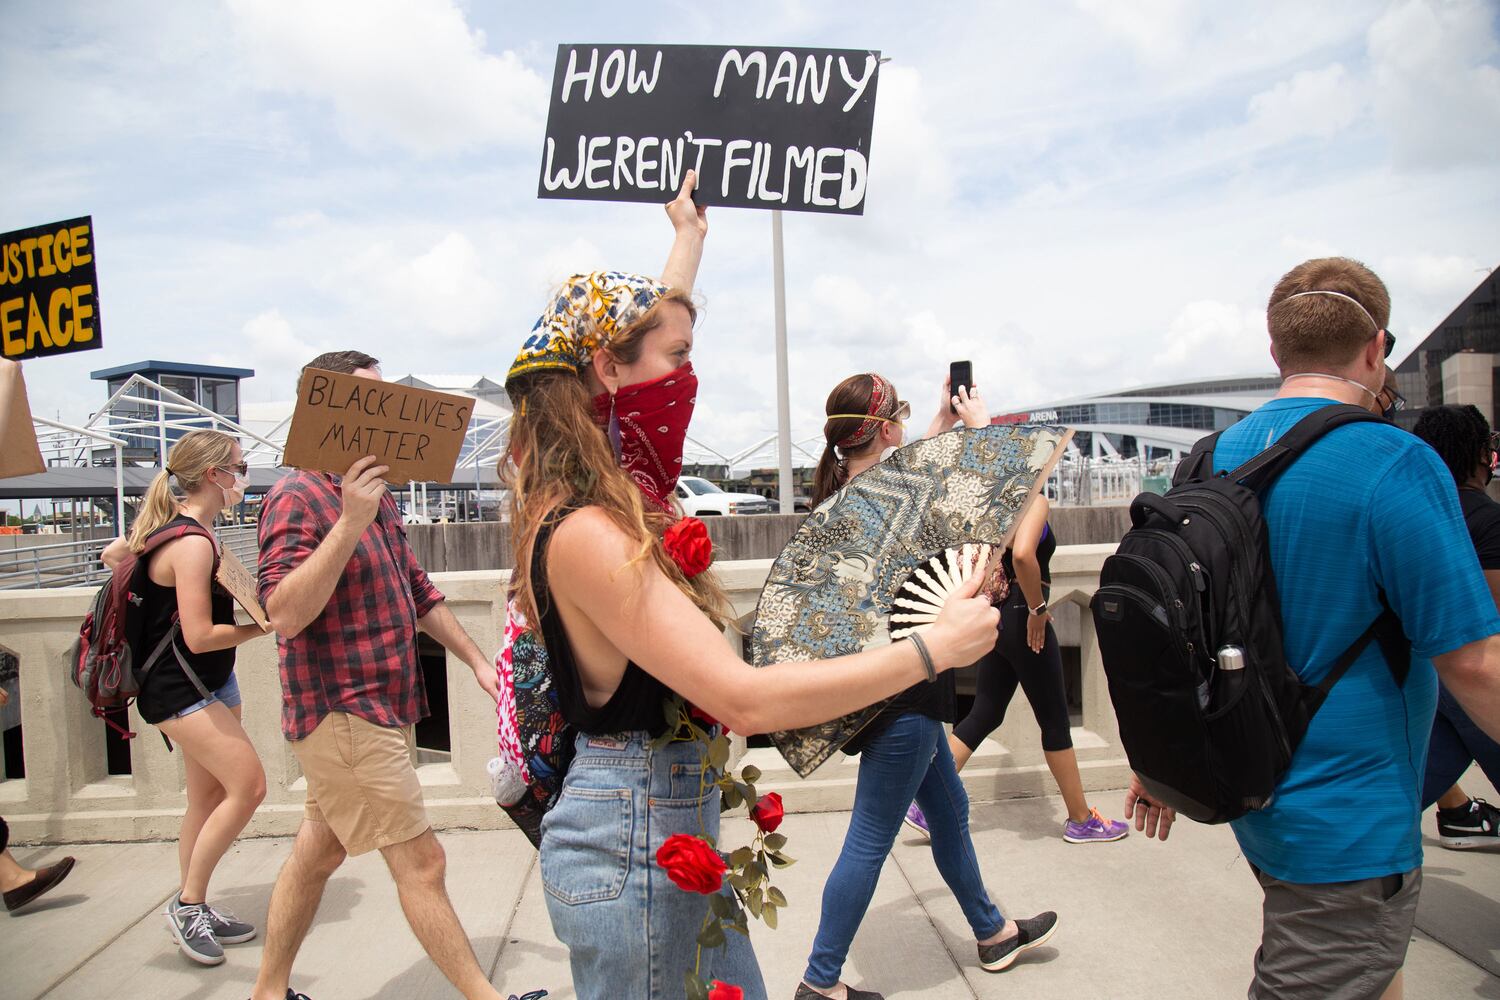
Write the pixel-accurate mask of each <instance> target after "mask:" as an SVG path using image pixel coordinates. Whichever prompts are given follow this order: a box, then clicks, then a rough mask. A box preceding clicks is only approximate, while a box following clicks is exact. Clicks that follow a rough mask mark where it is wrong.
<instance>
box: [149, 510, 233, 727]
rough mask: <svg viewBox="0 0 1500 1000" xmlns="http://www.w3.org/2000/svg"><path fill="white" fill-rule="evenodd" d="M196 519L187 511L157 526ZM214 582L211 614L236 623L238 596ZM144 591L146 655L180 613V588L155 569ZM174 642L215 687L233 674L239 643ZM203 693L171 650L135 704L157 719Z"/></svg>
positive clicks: (179, 638) (205, 683)
mask: <svg viewBox="0 0 1500 1000" xmlns="http://www.w3.org/2000/svg"><path fill="white" fill-rule="evenodd" d="M195 523H197V522H195V521H194V520H193V519H192V518H190V517H188V516H187V515H186V514H179V515H178V516H177V517H174V518H173V519H172V520H170V521H168V522H167V523H166V524H164V525H163V526H162V527H161V528H159V529H157V530H158V531H165V530H167V529H168V528H172V527H176V526H177V525H180V524H195ZM157 551H158V552H160V551H161V550H160V549H158V550H157ZM151 558H153V559H154V558H156V553H152V555H151ZM210 587H211V593H210V597H209V601H210V605H211V614H210V618H211V620H212V621H213V623H214V624H215V625H233V624H234V598H233V597H230V596H229V594H228V593H227V592H226V591H225V590H224V588H223V587H220V586H219V584H218V583H217V582H215V583H212V584H211V585H210ZM142 596H143V597H144V598H145V600H144V602H143V604H142V610H143V611H144V612H145V615H146V622H145V630H144V632H143V633H142V640H141V646H140V649H141V655H142V656H147V655H149V654H150V652H151V650H153V649H155V648H156V644H157V643H159V642H161V640H162V637H164V636H165V635H166V634H167V631H168V630H169V629H170V628H171V627H172V622H173V620H174V619H175V618H176V617H177V588H176V587H163V586H161V585H160V584H158V583H157V582H156V581H154V580H152V579H151V575H150V573H147V574H146V583H145V593H144V595H142ZM175 642H176V644H177V650H178V652H180V653H181V654H182V658H183V659H184V660H186V661H187V662H188V666H190V667H192V668H193V673H195V674H197V675H198V679H199V680H201V681H202V682H203V686H204V687H206V688H208V690H209V691H210V692H213V691H217V690H218V689H219V688H221V687H223V686H224V685H225V684H226V683H228V681H229V675H230V674H232V673H233V672H234V647H232V646H231V647H230V648H229V649H216V650H214V651H213V652H211V653H195V652H193V651H192V650H190V649H188V647H187V643H186V642H184V641H183V640H182V636H181V635H178V636H177V638H176V640H175ZM202 699H203V696H202V695H201V694H199V693H198V689H197V688H196V687H194V686H193V682H192V681H190V680H188V676H187V674H185V673H183V672H182V666H181V664H179V663H178V662H177V657H175V656H173V655H172V653H171V652H170V651H167V652H164V653H163V654H162V656H161V658H160V659H159V660H157V662H156V666H155V667H154V668H153V669H152V670H151V672H150V673H149V674H147V675H146V683H145V684H144V685H143V686H142V687H141V694H140V697H139V698H137V699H136V707H138V708H139V709H140V711H141V718H143V719H145V720H146V721H147V722H149V723H151V724H152V725H155V724H156V723H158V722H161V721H162V720H163V719H169V718H171V717H172V716H174V715H176V714H177V713H178V712H180V711H182V710H183V709H184V708H187V707H188V706H189V705H191V704H193V703H194V702H197V701H201V700H202Z"/></svg>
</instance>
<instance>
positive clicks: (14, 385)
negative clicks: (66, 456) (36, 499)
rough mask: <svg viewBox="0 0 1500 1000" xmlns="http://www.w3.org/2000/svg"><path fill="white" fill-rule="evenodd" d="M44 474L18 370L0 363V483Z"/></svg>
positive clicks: (19, 368)
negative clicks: (34, 474)
mask: <svg viewBox="0 0 1500 1000" xmlns="http://www.w3.org/2000/svg"><path fill="white" fill-rule="evenodd" d="M46 471H47V463H46V462H44V461H42V452H41V449H40V448H38V447H37V443H36V428H35V427H33V426H32V423H31V404H30V403H28V402H27V400H26V381H25V380H24V379H22V378H21V366H20V365H16V364H7V363H5V362H4V361H0V479H6V478H8V477H10V476H29V475H32V474H33V473H37V472H46Z"/></svg>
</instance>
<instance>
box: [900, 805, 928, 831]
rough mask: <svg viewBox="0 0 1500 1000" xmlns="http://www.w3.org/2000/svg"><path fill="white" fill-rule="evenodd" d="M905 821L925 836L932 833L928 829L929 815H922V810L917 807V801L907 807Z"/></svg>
mask: <svg viewBox="0 0 1500 1000" xmlns="http://www.w3.org/2000/svg"><path fill="white" fill-rule="evenodd" d="M905 823H906V825H907V826H909V827H911V828H912V829H913V830H915V831H917V832H918V833H920V834H921V835H922V836H924V837H928V836H931V835H932V832H931V831H930V830H928V829H927V817H926V816H923V815H922V810H921V809H918V808H917V804H916V803H915V802H913V803H912V804H911V805H909V806H907V807H906V819H905Z"/></svg>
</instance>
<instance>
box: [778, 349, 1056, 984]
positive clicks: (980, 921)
mask: <svg viewBox="0 0 1500 1000" xmlns="http://www.w3.org/2000/svg"><path fill="white" fill-rule="evenodd" d="M959 394H960V395H959V396H955V397H950V396H949V395H948V391H947V388H946V387H945V388H944V391H943V398H942V402H941V405H940V408H939V410H938V414H937V416H936V417H934V418H933V422H932V425H931V426H930V428H929V429H928V432H927V434H928V436H929V437H931V436H932V435H934V434H939V433H942V432H943V431H946V430H948V428H949V427H951V426H952V425H953V422H954V419H955V417H954V415H953V412H954V411H953V410H950V409H949V404H950V402H951V403H952V404H953V406H954V407H955V409H956V410H957V412H958V414H959V415H960V416H962V417H963V418H964V422H965V423H966V424H968V425H969V426H983V425H984V424H987V423H988V422H989V419H988V417H987V415H985V413H984V408H983V405H982V404H981V403H980V401H979V399H978V397H977V396H975V397H971V396H970V395H969V394H968V392H967V391H966V390H965V389H964V387H963V386H960V387H959ZM827 412H828V420H827V423H825V424H824V425H823V432H824V437H825V438H826V440H827V443H826V445H825V447H824V449H823V457H822V459H821V460H820V461H819V463H818V470H817V476H816V478H815V481H814V485H813V506H814V507H816V506H817V505H818V504H820V503H822V502H823V501H824V500H825V499H827V498H828V497H829V496H831V495H832V494H833V493H834V492H835V491H837V490H839V489H842V488H843V486H844V485H845V484H846V483H848V481H849V480H851V479H853V478H854V477H855V476H857V475H859V474H860V473H861V472H864V471H865V470H866V469H869V468H872V467H873V466H875V465H877V464H879V462H880V460H881V458H882V457H883V455H884V454H885V452H886V450H887V449H890V448H894V447H898V446H900V445H901V444H903V443H904V441H905V427H904V423H905V420H906V418H907V416H909V414H910V407H909V406H908V405H907V404H906V403H904V402H902V401H901V400H899V399H898V398H897V396H896V390H895V387H894V386H892V385H891V383H890V382H889V381H888V380H886V379H885V378H883V377H881V376H880V375H876V374H873V373H871V374H865V375H854V376H851V377H849V378H846V379H844V381H842V382H840V383H839V384H838V385H837V386H835V387H834V390H833V392H831V393H830V394H829V396H828V406H827ZM953 703H954V692H953V684H952V680H951V679H948V678H945V679H941V680H940V681H939V682H938V683H936V684H917V685H914V686H912V687H911V688H908V689H907V690H906V691H904V692H902V693H901V694H899V695H897V696H896V697H895V698H894V699H892V700H891V701H890V702H889V703H888V704H887V705H886V706H885V707H884V708H882V709H881V711H880V714H879V715H877V716H876V717H875V718H874V719H873V720H872V721H871V722H870V723H869V724H868V725H866V726H865V728H864V729H862V730H860V732H859V733H858V734H857V735H856V736H855V737H854V739H853V740H851V741H850V742H849V743H848V744H847V745H846V746H845V747H844V752H845V753H851V754H852V753H859V754H861V757H860V765H859V778H858V780H857V783H856V785H855V789H854V809H853V812H852V814H851V815H850V817H849V832H848V833H847V834H845V836H844V846H843V849H842V850H841V851H840V852H839V858H838V861H837V862H836V863H835V864H834V866H833V871H832V872H831V873H830V874H829V876H828V882H827V884H826V885H825V886H824V889H823V910H822V915H821V917H820V919H819V921H818V933H817V936H816V937H815V938H814V939H813V948H812V954H811V955H810V956H808V960H807V971H806V972H805V973H804V974H803V978H802V982H801V984H800V985H799V986H798V987H797V993H796V1000H817V998H819V997H833V998H835V1000H845V998H847V1000H880V994H878V993H872V992H869V991H866V990H857V989H855V988H854V987H852V986H847V985H845V984H844V983H843V982H841V981H840V979H839V977H840V974H841V973H842V971H843V967H844V959H845V957H846V956H847V955H848V953H849V946H850V944H851V943H852V942H853V940H854V934H855V932H856V931H857V930H858V929H859V925H860V923H861V921H863V919H864V916H865V910H866V909H867V908H868V907H869V905H870V899H871V897H872V896H873V895H874V892H875V885H876V882H877V881H878V880H879V878H880V869H881V866H882V865H884V864H885V859H886V856H887V855H888V854H890V852H891V845H892V844H894V843H895V840H896V834H897V833H899V832H900V830H901V819H902V815H903V812H904V810H905V809H906V807H907V805H908V804H909V803H911V801H912V799H913V798H915V799H916V801H918V802H921V803H922V804H923V805H924V806H925V807H926V808H927V809H928V811H929V813H930V815H931V816H932V860H933V861H934V862H935V863H936V864H937V867H938V871H939V872H941V873H942V876H943V881H944V882H946V883H947V885H948V888H949V889H950V890H951V891H952V892H953V895H954V898H955V899H956V900H957V901H958V904H959V906H960V908H962V910H963V913H964V916H965V917H966V918H967V919H968V922H969V927H970V929H971V930H972V931H973V933H974V938H975V941H976V943H977V945H978V952H979V965H980V967H981V968H983V969H985V970H986V971H988V972H999V971H1001V970H1002V969H1005V968H1006V967H1008V966H1009V965H1010V964H1011V963H1013V962H1014V961H1015V960H1016V957H1017V956H1018V955H1019V954H1020V953H1021V952H1023V951H1026V950H1028V949H1030V948H1035V947H1037V946H1038V945H1040V944H1043V943H1044V942H1046V941H1047V940H1048V939H1049V938H1050V937H1051V936H1052V933H1053V931H1054V930H1055V929H1056V927H1057V914H1055V913H1051V912H1048V913H1042V914H1039V915H1037V916H1035V917H1030V918H1022V919H1009V920H1007V919H1006V918H1005V917H1003V916H1001V914H1000V911H999V910H998V909H997V908H996V907H995V904H994V903H993V902H992V901H991V900H990V896H989V893H988V891H987V890H986V889H985V886H984V880H983V876H982V875H981V873H980V871H979V859H978V856H977V854H976V853H975V851H974V842H973V840H972V839H971V838H970V837H969V797H968V795H967V794H966V793H965V791H964V786H963V783H962V782H961V781H959V780H958V772H957V771H956V770H955V769H954V766H953V758H952V756H951V755H950V753H949V750H948V741H947V739H946V738H945V737H944V734H943V723H944V722H946V721H951V720H952V719H953Z"/></svg>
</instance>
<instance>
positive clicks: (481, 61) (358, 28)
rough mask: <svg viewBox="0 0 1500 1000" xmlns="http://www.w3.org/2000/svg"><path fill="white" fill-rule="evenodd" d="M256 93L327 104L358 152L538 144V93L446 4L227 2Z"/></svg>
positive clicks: (533, 82)
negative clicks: (261, 91) (260, 90)
mask: <svg viewBox="0 0 1500 1000" xmlns="http://www.w3.org/2000/svg"><path fill="white" fill-rule="evenodd" d="M229 9H230V11H231V12H232V14H233V15H234V18H235V28H236V30H237V32H238V34H239V36H240V38H241V40H242V42H243V44H244V46H245V48H246V50H247V52H248V55H249V57H250V61H251V65H252V66H253V67H254V70H255V73H256V78H257V80H258V82H259V83H260V85H261V86H263V87H266V88H267V89H271V90H279V91H285V92H289V93H298V94H305V95H307V96H309V97H312V98H315V99H318V100H326V101H329V102H331V103H332V105H333V107H334V109H335V111H336V112H337V120H338V128H339V131H340V133H341V134H343V135H344V136H345V138H347V139H348V140H349V141H351V142H353V143H355V144H357V145H361V146H367V147H375V148H379V147H390V146H398V147H403V148H405V149H406V150H408V151H409V152H412V153H415V154H417V155H419V156H439V155H444V154H447V153H452V152H458V151H465V150H470V149H474V148H482V147H484V146H488V145H491V144H496V143H502V144H503V143H514V142H518V141H520V140H523V139H525V140H529V139H532V138H537V137H538V130H539V127H540V122H541V115H542V114H543V113H544V112H545V109H546V105H547V87H546V84H545V83H543V81H542V80H541V78H540V77H538V76H537V75H536V74H535V73H534V72H532V71H531V70H530V69H528V68H527V67H526V66H525V65H524V64H523V63H522V62H521V59H520V57H519V56H517V55H516V53H515V52H513V51H505V52H502V53H500V54H499V55H494V54H492V53H490V52H488V51H486V47H487V40H486V38H485V35H484V32H482V31H474V30H471V29H470V28H469V25H468V23H467V22H466V20H465V16H464V12H463V11H462V10H460V9H459V8H458V7H457V6H456V5H455V4H454V3H451V2H449V0H320V2H317V3H304V2H298V0H229Z"/></svg>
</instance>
